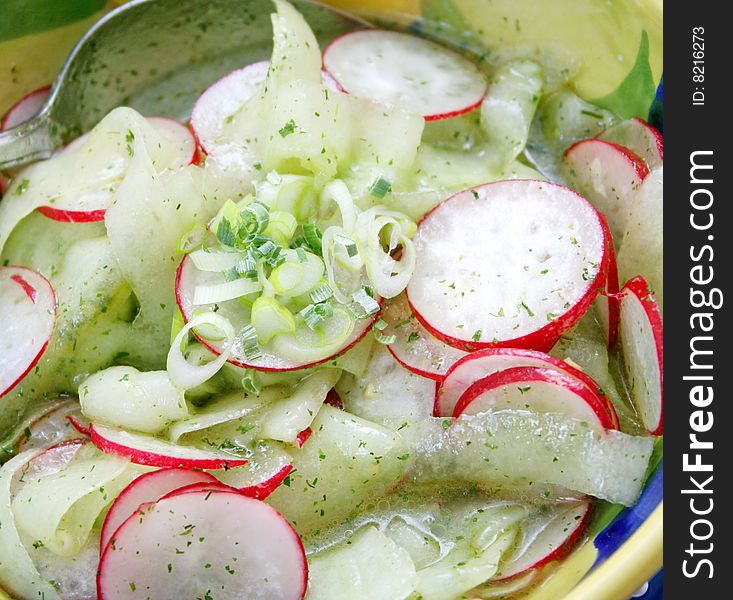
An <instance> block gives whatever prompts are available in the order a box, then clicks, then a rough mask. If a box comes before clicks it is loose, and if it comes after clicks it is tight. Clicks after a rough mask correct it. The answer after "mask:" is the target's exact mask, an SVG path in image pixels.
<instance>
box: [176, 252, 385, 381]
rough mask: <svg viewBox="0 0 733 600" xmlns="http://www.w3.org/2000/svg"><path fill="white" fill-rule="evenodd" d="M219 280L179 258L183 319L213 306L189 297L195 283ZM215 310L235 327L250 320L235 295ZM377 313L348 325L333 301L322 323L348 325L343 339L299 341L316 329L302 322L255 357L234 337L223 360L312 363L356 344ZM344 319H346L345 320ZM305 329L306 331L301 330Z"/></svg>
mask: <svg viewBox="0 0 733 600" xmlns="http://www.w3.org/2000/svg"><path fill="white" fill-rule="evenodd" d="M222 282H223V276H222V275H221V273H216V272H207V271H201V270H199V269H197V268H196V266H195V265H194V263H193V260H191V258H190V255H187V256H185V257H184V258H183V260H182V261H181V264H180V265H179V267H178V273H177V275H176V302H177V304H178V308H179V310H180V311H181V315H183V320H184V321H185V322H186V323H188V322H189V321H190V320H191V319H192V318H193V317H194V311H213V310H215V305H214V303H211V304H194V302H193V299H194V293H195V290H196V287H197V286H198V285H211V284H212V283H222ZM376 300H377V302H379V304H380V305H381V304H382V302H383V301H382V299H381V298H377V299H376ZM216 314H217V315H221V316H222V317H224V318H226V319H228V321H229V322H230V323H231V324H232V326H233V327H234V330H235V331H241V330H242V329H244V328H245V327H246V326H247V325H249V324H250V321H249V315H248V311H246V310H244V309H243V307H242V304H241V302H239V300H238V299H234V300H230V301H226V302H219V303H217V304H216ZM378 316H379V315H378V314H376V315H374V316H372V317H370V318H366V319H360V320H357V321H356V322H355V323H354V324H353V326H352V325H350V322H351V320H353V316H352V314H351V311H350V310H348V308H346V307H342V306H341V305H337V306H336V307H335V308H334V316H332V317H331V318H330V319H329V320H327V322H326V326H328V325H329V323H332V324H333V328H334V329H337V328H339V327H341V326H344V327H347V326H348V327H351V329H350V333H348V335H347V336H346V340H345V341H343V342H341V343H334V344H329V343H325V344H324V345H323V346H321V347H309V346H308V345H306V344H305V343H303V344H301V343H300V342H301V341H300V339H299V338H298V335H300V332H301V331H302V332H303V334H304V335H314V336H315V335H316V332H311V331H310V329H308V328H307V327H305V326H304V325H303V326H301V327H299V328H298V329H297V330H296V332H295V333H294V334H281V335H278V336H275V338H273V340H272V341H271V342H270V343H268V344H266V345H264V346H263V347H262V348H261V350H262V355H261V356H260V357H258V358H255V359H248V358H247V357H246V355H245V353H244V348H243V344H242V340H240V339H239V338H235V340H234V344H233V345H232V349H231V354H230V356H229V357H228V358H227V362H229V363H231V364H233V365H236V366H237V367H243V368H249V369H257V370H258V371H293V370H297V369H305V368H307V367H313V366H316V365H319V364H321V363H324V362H326V361H327V360H329V359H332V358H334V357H335V356H338V355H339V354H343V353H344V352H346V351H347V350H349V349H350V348H351V347H352V346H354V345H355V344H357V343H358V342H359V341H360V340H361V339H362V338H363V337H364V336H365V335H366V334H367V333H368V331H369V330H370V329H371V328H372V325H373V324H374V321H375V320H376V319H377V318H378ZM347 319H348V320H349V323H346V320H347ZM306 329H307V331H305V330H306ZM192 333H193V334H194V335H195V336H196V338H197V339H198V340H199V342H201V344H203V345H204V346H205V347H206V348H208V349H209V350H211V352H213V353H214V354H215V355H217V356H219V355H220V354H221V353H222V351H223V348H222V342H221V341H218V340H212V339H206V338H204V337H203V336H202V335H201V334H200V333H198V332H197V331H195V330H192ZM340 338H341V336H340V334H339V336H338V339H340ZM306 341H307V340H306ZM283 351H286V352H288V354H291V355H292V356H293V357H295V356H298V357H299V358H301V360H294V359H288V358H284V357H283Z"/></svg>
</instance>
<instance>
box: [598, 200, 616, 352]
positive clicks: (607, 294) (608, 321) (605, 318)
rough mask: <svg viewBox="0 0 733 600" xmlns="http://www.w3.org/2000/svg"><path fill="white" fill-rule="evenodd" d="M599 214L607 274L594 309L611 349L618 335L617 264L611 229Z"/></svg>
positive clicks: (604, 218)
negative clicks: (603, 230) (605, 241)
mask: <svg viewBox="0 0 733 600" xmlns="http://www.w3.org/2000/svg"><path fill="white" fill-rule="evenodd" d="M599 214H600V215H601V221H602V222H603V227H604V228H605V230H606V239H607V243H606V254H607V256H608V263H607V264H608V273H607V276H606V283H605V286H604V288H603V292H601V293H600V294H599V295H598V298H596V301H595V307H596V313H597V315H598V318H599V320H600V322H601V326H602V327H603V330H604V332H605V333H606V340H607V342H608V347H609V348H612V347H613V346H614V345H615V344H616V337H617V335H618V318H619V314H618V301H617V299H616V298H615V294H616V293H617V292H618V289H619V283H618V262H617V261H616V250H615V248H614V245H613V238H612V237H611V229H610V228H609V227H608V221H606V217H605V216H603V214H602V213H599Z"/></svg>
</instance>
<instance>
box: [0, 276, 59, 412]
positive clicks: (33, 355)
mask: <svg viewBox="0 0 733 600" xmlns="http://www.w3.org/2000/svg"><path fill="white" fill-rule="evenodd" d="M0 314H1V315H2V335H0V398H2V397H3V396H4V395H5V394H7V393H8V392H9V391H10V390H12V389H13V388H14V387H15V386H16V385H17V384H18V383H19V382H20V381H21V380H22V379H23V377H25V376H26V374H27V373H28V371H30V370H31V369H32V368H33V367H34V366H35V364H36V363H37V362H38V360H39V359H40V358H41V356H42V355H43V353H44V351H45V350H46V347H47V346H48V342H49V340H50V339H51V334H52V333H53V326H54V323H55V321H56V294H55V293H54V291H53V288H52V287H51V284H50V283H49V282H48V280H47V279H46V278H45V277H44V276H43V275H41V274H40V273H38V272H37V271H33V270H32V269H27V268H26V267H0Z"/></svg>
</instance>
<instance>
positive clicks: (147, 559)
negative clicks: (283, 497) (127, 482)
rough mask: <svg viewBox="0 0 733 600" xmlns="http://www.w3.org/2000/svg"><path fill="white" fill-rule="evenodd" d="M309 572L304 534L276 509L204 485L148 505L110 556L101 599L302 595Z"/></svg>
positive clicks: (254, 599) (100, 583)
mask: <svg viewBox="0 0 733 600" xmlns="http://www.w3.org/2000/svg"><path fill="white" fill-rule="evenodd" d="M189 542H190V543H189ZM307 577H308V566H307V563H306V559H305V553H304V551H303V546H302V544H301V542H300V539H299V538H298V535H297V534H296V533H295V531H294V530H293V529H292V527H290V525H289V524H288V522H287V521H286V520H285V519H283V518H282V516H280V515H279V514H278V513H277V512H276V511H275V510H273V509H272V508H270V507H269V506H268V505H267V504H265V503H263V502H260V501H258V500H253V499H251V498H247V497H245V496H243V495H241V494H237V493H231V492H224V491H206V490H202V491H199V492H191V493H185V494H178V495H175V496H171V497H169V498H166V499H163V500H159V501H158V502H157V503H154V504H148V505H143V506H141V507H140V509H139V510H138V511H137V513H136V514H134V515H133V516H132V517H131V518H129V519H128V520H127V521H125V523H123V525H122V526H121V527H120V528H119V529H118V530H117V533H116V535H115V540H114V543H113V544H112V543H111V544H109V545H108V546H107V548H106V550H105V552H104V553H103V555H102V558H101V560H100V567H99V576H98V579H97V587H98V590H99V599H100V600H124V599H130V600H133V599H139V598H196V597H202V596H203V595H204V594H206V595H211V594H213V595H214V596H213V597H215V598H217V600H238V599H241V598H248V599H251V600H298V599H300V598H302V597H303V596H304V595H305V589H306V584H307Z"/></svg>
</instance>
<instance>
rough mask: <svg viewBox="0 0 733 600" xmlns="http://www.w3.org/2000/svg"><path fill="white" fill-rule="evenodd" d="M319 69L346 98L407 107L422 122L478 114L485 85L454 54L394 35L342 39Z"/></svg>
mask: <svg viewBox="0 0 733 600" xmlns="http://www.w3.org/2000/svg"><path fill="white" fill-rule="evenodd" d="M323 66H324V67H325V69H326V71H328V72H329V73H330V74H331V75H333V77H334V79H336V81H338V83H339V84H340V85H341V87H343V88H344V90H346V92H348V93H349V94H354V95H355V96H359V97H360V98H369V99H370V100H376V101H377V102H383V103H386V104H394V105H398V106H405V107H406V108H409V109H411V110H414V111H415V112H417V113H419V114H421V115H422V116H423V117H424V118H425V120H426V121H433V120H437V119H447V118H450V117H457V116H459V115H462V114H464V113H467V112H469V111H471V110H473V109H475V108H477V107H478V106H479V105H480V104H481V102H482V100H483V99H484V96H485V95H486V90H487V87H488V83H487V81H486V77H484V75H483V74H482V73H481V71H480V70H479V69H478V67H477V66H476V65H475V64H474V63H472V62H471V61H470V60H468V59H467V58H464V57H463V56H461V55H460V54H458V53H457V52H455V51H454V50H450V49H448V48H445V47H443V46H440V45H438V44H436V43H434V42H431V41H429V40H426V39H423V38H420V37H417V36H414V35H411V34H409V33H400V32H397V31H385V30H379V29H366V30H362V31H353V32H350V33H346V34H344V35H342V36H340V37H338V38H336V39H335V40H334V41H333V42H331V43H330V44H329V45H328V47H326V49H325V50H324V51H323Z"/></svg>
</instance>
